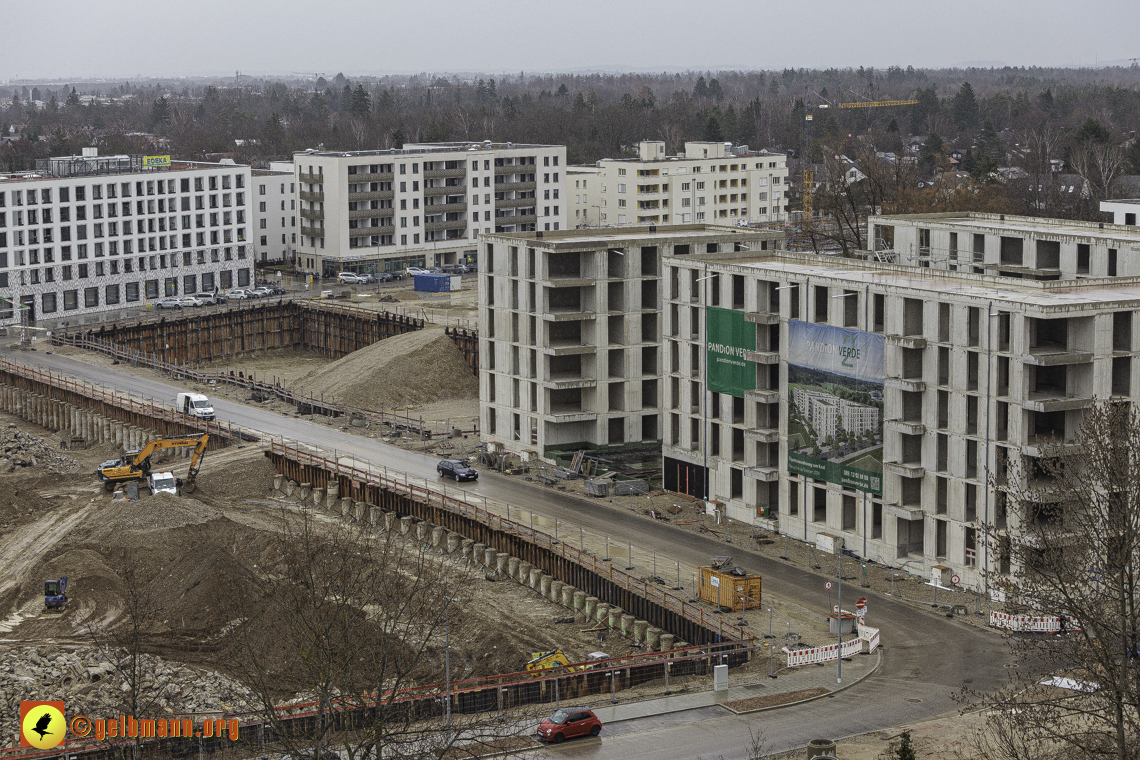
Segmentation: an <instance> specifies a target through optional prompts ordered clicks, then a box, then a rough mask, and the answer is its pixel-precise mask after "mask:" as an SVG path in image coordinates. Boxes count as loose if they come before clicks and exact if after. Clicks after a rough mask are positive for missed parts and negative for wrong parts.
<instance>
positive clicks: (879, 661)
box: [591, 652, 883, 725]
mask: <svg viewBox="0 0 1140 760" xmlns="http://www.w3.org/2000/svg"><path fill="white" fill-rule="evenodd" d="M882 664H883V655H882V653H881V652H876V659H875V666H874V667H873V668H871V669H870V670H868V671H867V672H866V673H864V674H863V675H861V676H859V678H857V679H855V680H854V681H852V682H851V683H848V684H845V685H843V686H841V687H839V688H838V689H836V690H835V691H829V692H827V693H826V694H820V695H818V696H814V697H808V698H807V699H799V700H796V701H795V702H787V703H785V704H782V705H772V706H771V707H758V708H756V709H755V710H733V709H732V708H731V707H728V706H726V705H723V704H721V703H719V702H714V703H712V704H709V705H697V706H695V707H678V708H676V709H674V710H664V711H662V712H657V713H653V714H652V715H638V716H635V717H631V718H615V719H614V720H609V721H606V725H609V724H611V723H626V722H628V721H631V720H642V719H643V718H651V717H656V716H658V715H673V714H674V713H682V712H689V711H690V710H703V709H705V708H706V707H723V708H724V709H725V710H728V711H729V712H730V713H732V714H734V715H751V714H752V713H758V712H765V711H767V710H779V709H781V708H784V707H792V706H794V705H802V704H806V703H807V702H814V701H815V700H817V699H826V698H827V697H830V696H833V695H835V694H838V693H839V692H841V691H845V690H847V689H850V688H851V687H852V686H855V685H856V684H858V683H860V682H862V681H863V680H864V679H866V678H868V677H869V676H871V675H873V674H874V673H875V672H876V671H877V670H878V669H879V666H880V665H882ZM658 699H661V697H658ZM591 709H592V708H591Z"/></svg>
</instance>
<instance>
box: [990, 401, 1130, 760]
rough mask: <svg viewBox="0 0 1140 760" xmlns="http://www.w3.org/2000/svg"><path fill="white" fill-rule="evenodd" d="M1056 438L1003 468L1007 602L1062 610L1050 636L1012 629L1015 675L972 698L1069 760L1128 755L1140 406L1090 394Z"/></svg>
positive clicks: (1040, 610)
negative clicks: (1095, 399) (1078, 417)
mask: <svg viewBox="0 0 1140 760" xmlns="http://www.w3.org/2000/svg"><path fill="white" fill-rule="evenodd" d="M1071 415H1072V413H1070V417H1071ZM1056 436H1057V437H1049V438H1045V440H1041V441H1038V449H1039V454H1040V456H1028V457H1024V458H1022V459H1014V460H1013V461H1012V463H1011V466H1010V468H1009V472H1008V485H1007V486H1005V487H1004V488H1005V490H1006V491H1007V493H1008V497H1009V500H1010V504H1011V510H1012V511H1011V517H1010V533H1009V536H1008V538H1007V539H1006V540H1005V542H1004V543H1005V544H1006V545H1008V546H1009V547H1010V548H1011V551H1012V556H1011V558H1010V559H1011V562H1012V570H1013V572H1012V575H1011V576H1010V577H1009V583H1008V586H1007V587H1006V603H1007V607H1009V608H1013V609H1015V610H1016V609H1022V610H1025V611H1028V612H1031V613H1037V614H1046V613H1052V614H1057V613H1062V614H1064V615H1065V616H1066V619H1067V624H1066V625H1065V627H1064V630H1063V632H1062V634H1061V635H1058V636H1044V635H1041V634H1014V635H1011V636H1010V637H1009V646H1010V648H1011V651H1012V653H1013V655H1014V656H1015V657H1016V659H1017V661H1018V663H1019V664H1020V666H1021V667H1020V668H1019V669H1018V671H1017V672H1018V674H1019V677H1018V678H1017V679H1016V680H1015V681H1013V682H1012V683H1011V684H1010V686H1009V687H1008V688H1006V689H1003V690H1001V691H999V692H998V693H996V694H993V695H989V696H985V697H983V698H981V700H980V701H981V704H983V705H985V706H988V707H991V708H993V709H994V710H995V711H998V712H999V713H1000V712H1001V711H1005V712H1009V711H1016V712H1015V714H1016V720H1015V722H1013V723H1011V724H1009V725H1008V726H1007V729H1008V730H1007V733H1011V734H1012V733H1013V732H1015V731H1016V733H1017V741H1032V742H1036V743H1038V744H1041V745H1050V744H1052V745H1056V746H1057V747H1058V748H1059V749H1060V750H1062V751H1063V753H1064V756H1065V757H1067V758H1089V759H1090V760H1091V759H1092V758H1106V757H1111V758H1116V760H1127V759H1128V758H1137V757H1140V658H1138V657H1137V653H1138V650H1137V644H1138V642H1140V609H1137V605H1138V594H1140V588H1138V586H1137V583H1138V581H1140V479H1138V478H1137V477H1136V472H1137V467H1138V466H1140V411H1137V408H1136V407H1135V406H1134V405H1133V404H1131V403H1129V402H1099V403H1097V404H1095V405H1094V406H1092V407H1091V408H1089V409H1087V410H1085V412H1084V418H1083V421H1082V422H1081V424H1080V427H1079V429H1076V430H1073V428H1071V427H1067V426H1066V427H1064V428H1061V429H1060V430H1058V431H1057V433H1056ZM1052 676H1063V677H1065V678H1067V679H1069V680H1067V681H1064V682H1061V683H1059V684H1058V683H1057V682H1055V681H1052V680H1050V677H1052ZM1007 743H1008V742H1007Z"/></svg>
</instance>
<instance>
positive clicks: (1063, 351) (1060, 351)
mask: <svg viewBox="0 0 1140 760" xmlns="http://www.w3.org/2000/svg"><path fill="white" fill-rule="evenodd" d="M1092 358H1093V355H1092V351H1070V350H1069V349H1067V348H1065V347H1064V346H1060V345H1054V344H1045V345H1042V346H1034V347H1033V348H1030V349H1029V356H1027V357H1026V358H1025V363H1026V364H1036V365H1037V366H1038V367H1052V366H1056V365H1058V364H1084V363H1085V362H1091V361H1092Z"/></svg>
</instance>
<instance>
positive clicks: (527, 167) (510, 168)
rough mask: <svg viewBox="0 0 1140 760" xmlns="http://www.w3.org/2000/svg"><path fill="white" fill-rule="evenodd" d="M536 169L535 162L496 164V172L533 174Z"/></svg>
mask: <svg viewBox="0 0 1140 760" xmlns="http://www.w3.org/2000/svg"><path fill="white" fill-rule="evenodd" d="M534 169H535V165H534V164H507V165H506V166H496V167H495V174H531V173H533V172H534Z"/></svg>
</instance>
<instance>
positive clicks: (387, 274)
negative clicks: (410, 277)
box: [376, 272, 404, 282]
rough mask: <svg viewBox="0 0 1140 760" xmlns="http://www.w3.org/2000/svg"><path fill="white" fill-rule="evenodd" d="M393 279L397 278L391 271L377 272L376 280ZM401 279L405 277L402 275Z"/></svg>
mask: <svg viewBox="0 0 1140 760" xmlns="http://www.w3.org/2000/svg"><path fill="white" fill-rule="evenodd" d="M393 279H395V278H394V277H392V274H391V273H390V272H377V273H376V282H391V281H392V280H393ZM400 279H401V280H402V279H404V278H403V277H401V278H400Z"/></svg>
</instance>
